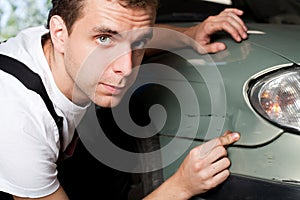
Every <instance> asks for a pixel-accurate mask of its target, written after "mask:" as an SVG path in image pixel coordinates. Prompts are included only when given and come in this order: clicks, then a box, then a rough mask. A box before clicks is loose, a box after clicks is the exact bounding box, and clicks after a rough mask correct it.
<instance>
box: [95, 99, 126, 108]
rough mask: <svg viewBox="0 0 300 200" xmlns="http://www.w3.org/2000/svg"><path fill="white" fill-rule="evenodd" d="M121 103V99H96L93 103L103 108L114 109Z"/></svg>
mask: <svg viewBox="0 0 300 200" xmlns="http://www.w3.org/2000/svg"><path fill="white" fill-rule="evenodd" d="M120 101H121V98H117V97H108V98H107V97H103V98H101V99H96V100H95V101H94V103H95V104H96V105H98V106H100V107H103V108H114V107H116V106H117V105H118V104H119V103H120Z"/></svg>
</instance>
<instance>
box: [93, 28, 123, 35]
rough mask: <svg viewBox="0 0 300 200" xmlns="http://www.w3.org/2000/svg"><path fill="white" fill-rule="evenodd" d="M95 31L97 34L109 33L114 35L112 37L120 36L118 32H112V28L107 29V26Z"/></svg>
mask: <svg viewBox="0 0 300 200" xmlns="http://www.w3.org/2000/svg"><path fill="white" fill-rule="evenodd" d="M93 31H94V32H97V33H109V34H112V35H118V34H119V33H118V31H114V30H111V29H110V28H107V27H105V26H97V27H94V28H93Z"/></svg>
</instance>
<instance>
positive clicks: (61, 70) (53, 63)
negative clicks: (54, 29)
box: [43, 39, 88, 105]
mask: <svg viewBox="0 0 300 200" xmlns="http://www.w3.org/2000/svg"><path fill="white" fill-rule="evenodd" d="M43 50H44V54H45V57H46V60H47V62H48V65H49V67H50V70H51V72H52V75H53V78H54V81H55V83H56V85H57V87H58V89H59V90H60V91H61V92H62V93H63V94H64V95H65V96H66V97H67V98H68V99H69V100H70V101H73V102H74V98H73V93H74V87H75V89H76V91H78V92H76V93H78V94H79V95H78V99H77V100H76V102H74V103H75V104H77V105H86V104H87V102H88V101H87V99H86V98H87V97H86V96H85V95H84V94H83V93H82V91H81V90H80V89H79V88H77V87H76V85H75V83H74V81H73V80H72V78H71V77H70V76H69V74H68V73H67V72H66V70H65V67H64V62H63V60H62V59H61V56H60V55H56V54H55V51H54V47H53V44H52V42H51V40H50V39H45V40H43ZM80 96H82V97H80Z"/></svg>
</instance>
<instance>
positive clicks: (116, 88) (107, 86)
mask: <svg viewBox="0 0 300 200" xmlns="http://www.w3.org/2000/svg"><path fill="white" fill-rule="evenodd" d="M101 85H102V87H103V88H104V89H105V90H106V92H108V93H110V94H112V95H118V94H120V93H121V92H122V90H124V88H125V86H115V85H111V84H106V83H101Z"/></svg>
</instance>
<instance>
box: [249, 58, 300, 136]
mask: <svg viewBox="0 0 300 200" xmlns="http://www.w3.org/2000/svg"><path fill="white" fill-rule="evenodd" d="M248 95H249V99H250V103H251V104H252V106H253V108H254V109H255V110H256V111H257V112H258V113H259V114H260V115H261V116H262V117H263V118H265V119H267V120H269V121H270V122H271V123H273V124H275V125H277V126H279V127H282V128H285V129H289V130H291V131H296V132H299V131H300V66H299V65H296V64H294V65H293V66H291V67H288V68H282V69H279V70H276V71H274V72H270V73H268V74H265V75H263V76H261V77H259V78H257V79H255V80H253V81H252V82H251V85H250V89H249V91H248Z"/></svg>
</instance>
